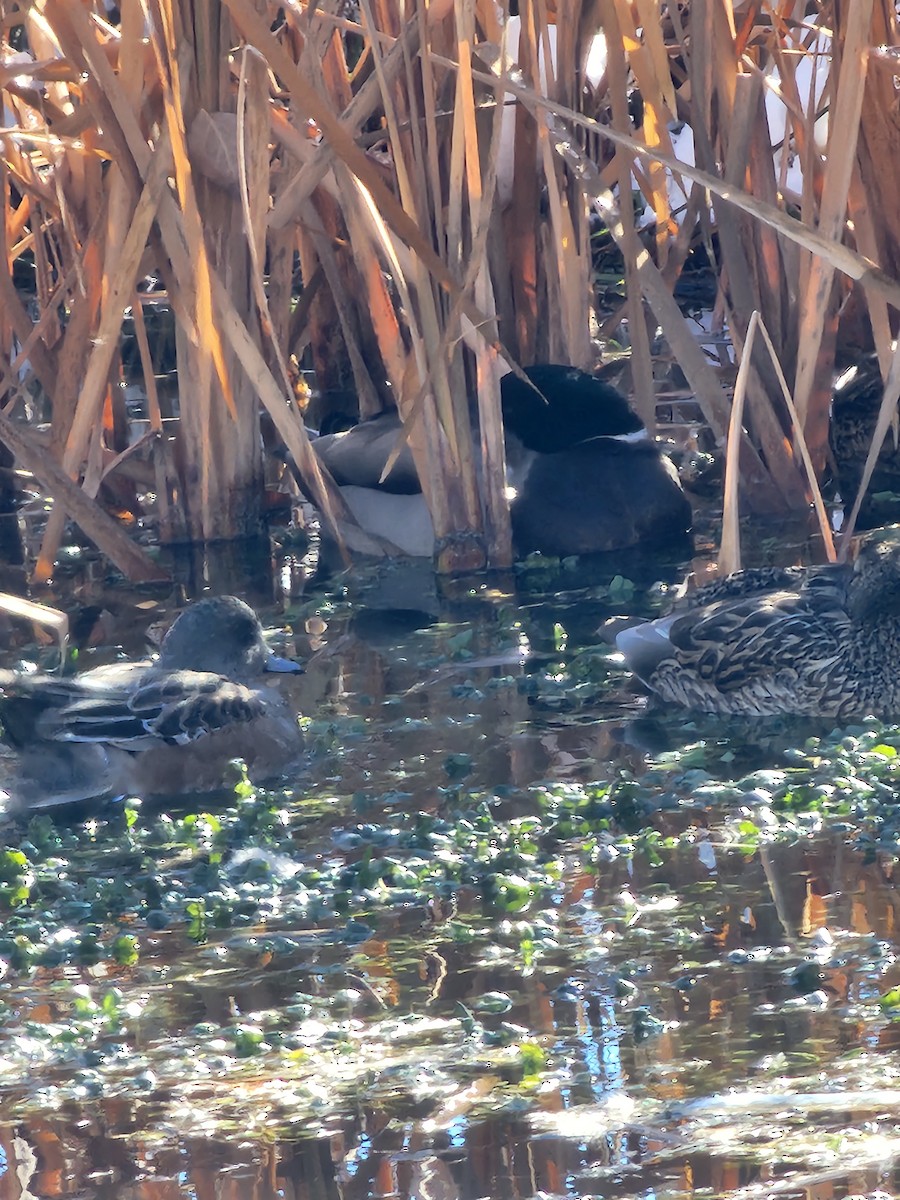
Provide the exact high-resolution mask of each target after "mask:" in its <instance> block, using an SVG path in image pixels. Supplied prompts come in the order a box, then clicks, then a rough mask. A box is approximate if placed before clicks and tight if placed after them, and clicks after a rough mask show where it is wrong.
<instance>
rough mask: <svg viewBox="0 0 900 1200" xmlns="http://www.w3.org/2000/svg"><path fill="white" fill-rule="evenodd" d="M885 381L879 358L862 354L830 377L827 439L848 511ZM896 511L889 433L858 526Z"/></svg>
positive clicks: (896, 458) (898, 471) (899, 476)
mask: <svg viewBox="0 0 900 1200" xmlns="http://www.w3.org/2000/svg"><path fill="white" fill-rule="evenodd" d="M883 396H884V380H883V379H882V376H881V369H880V367H879V364H878V358H877V356H876V355H874V354H867V355H866V354H864V355H861V356H858V357H856V358H855V360H854V362H853V363H852V364H851V365H850V366H848V367H847V369H846V370H844V371H842V372H841V374H840V375H839V376H838V378H837V379H836V381H835V384H834V389H833V396H832V402H831V423H830V426H829V442H830V447H831V454H832V458H833V459H834V466H835V475H836V483H837V486H838V489H839V491H840V495H841V499H842V500H843V503H844V506H845V508H846V509H847V511H849V510H850V507H851V505H852V504H853V503H854V501H855V500H856V493H857V492H858V491H859V485H860V483H861V482H862V476H863V468H864V467H865V463H866V458H867V457H868V454H869V447H870V446H871V444H872V438H873V436H874V434H875V426H876V424H877V423H878V413H879V410H880V408H881V401H882V398H883ZM898 516H900V448H898V446H897V445H896V444H895V439H894V437H893V435H892V433H890V432H889V433H888V435H887V437H886V438H885V439H884V441H883V442H882V444H881V448H880V450H879V452H878V457H877V458H876V460H875V467H874V470H873V472H872V478H871V479H870V480H869V486H868V488H867V490H866V494H865V496H864V497H863V501H862V505H861V507H860V510H859V515H858V516H857V520H856V526H857V528H858V529H871V528H872V527H873V526H877V525H885V524H888V523H889V522H892V521H896V520H897V519H898Z"/></svg>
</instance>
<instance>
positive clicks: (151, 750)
mask: <svg viewBox="0 0 900 1200" xmlns="http://www.w3.org/2000/svg"><path fill="white" fill-rule="evenodd" d="M267 670H268V671H272V670H274V671H299V670H301V668H300V666H299V665H298V664H296V663H291V662H288V661H287V660H286V659H280V658H278V657H277V656H275V655H273V654H272V653H271V651H270V650H269V647H268V646H267V645H266V642H265V639H264V637H263V633H262V628H261V626H260V623H259V619H258V618H257V616H256V613H255V612H254V611H253V609H252V608H250V607H249V606H248V605H247V604H245V603H244V602H243V601H242V600H239V599H237V597H235V596H216V597H209V598H205V599H203V600H198V601H197V602H196V603H194V604H192V605H190V606H189V607H188V608H186V609H185V610H184V612H182V613H181V614H180V615H179V617H178V618H177V620H176V621H175V622H174V624H173V625H172V627H171V628H170V629H169V631H168V632H167V634H166V636H165V638H164V639H163V642H162V645H161V647H160V652H159V656H158V658H157V659H156V660H155V661H154V662H139V663H120V664H115V665H112V666H105V667H98V668H96V669H94V670H91V671H86V672H84V673H83V674H82V675H76V676H73V677H71V678H58V677H56V676H52V675H25V674H21V673H19V672H15V671H0V725H2V733H3V740H4V741H6V742H7V743H8V744H9V745H10V746H11V747H13V748H14V749H15V750H16V751H17V752H18V754H19V756H20V769H19V777H18V779H17V780H16V781H15V783H14V784H13V787H12V788H11V790H10V793H11V800H12V806H13V807H15V805H16V803H17V802H18V803H20V804H22V805H24V806H26V807H35V806H39V805H42V804H54V803H61V802H65V801H72V800H79V799H88V798H95V797H100V796H105V795H118V794H131V795H137V796H175V795H184V794H189V793H192V792H209V791H212V790H215V789H217V788H220V787H222V786H223V784H224V782H225V778H226V764H227V763H228V762H229V761H230V760H231V759H234V758H241V759H243V760H244V761H245V762H246V764H247V768H248V771H249V774H250V777H251V778H252V779H253V780H254V781H257V782H259V781H262V780H264V779H274V778H275V777H277V776H279V775H281V774H282V773H283V772H284V771H285V769H286V768H287V767H288V766H289V765H290V764H291V763H292V762H294V761H295V760H297V759H298V757H299V755H300V753H301V751H302V749H303V737H302V734H301V731H300V728H299V725H298V723H297V717H296V715H294V714H292V713H291V712H290V710H289V709H288V707H287V705H286V704H285V703H284V701H283V700H282V698H281V697H280V696H279V695H278V693H277V692H275V691H273V690H272V689H269V688H264V687H260V686H259V684H258V676H259V675H260V674H261V673H262V672H263V671H267Z"/></svg>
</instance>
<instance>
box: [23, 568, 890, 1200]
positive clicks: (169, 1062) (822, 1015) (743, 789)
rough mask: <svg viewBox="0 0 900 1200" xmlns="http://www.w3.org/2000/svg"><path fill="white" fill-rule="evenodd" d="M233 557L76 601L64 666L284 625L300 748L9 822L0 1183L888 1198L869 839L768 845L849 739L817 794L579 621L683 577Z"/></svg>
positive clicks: (824, 826)
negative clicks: (292, 769) (289, 567)
mask: <svg viewBox="0 0 900 1200" xmlns="http://www.w3.org/2000/svg"><path fill="white" fill-rule="evenodd" d="M234 569H235V564H234V562H229V560H228V557H227V555H226V554H224V553H220V552H219V551H218V550H215V551H214V552H209V551H207V552H205V553H202V554H198V553H196V552H194V553H191V554H186V555H184V556H182V557H181V558H180V560H179V564H178V578H179V585H178V587H177V588H176V590H175V593H174V594H173V595H171V596H166V597H165V599H164V600H163V599H162V598H161V597H160V593H159V592H158V591H157V592H156V593H153V592H148V593H146V594H141V595H138V596H136V595H134V594H133V593H129V592H127V591H125V590H124V589H122V588H121V587H119V586H118V585H114V584H112V583H110V582H109V581H107V580H106V579H102V580H97V581H95V582H94V585H93V586H92V587H89V588H79V598H80V602H81V603H82V605H84V607H85V608H86V609H87V608H94V609H96V610H97V612H98V613H100V614H106V615H105V616H102V615H101V616H100V617H97V619H96V621H95V622H94V626H93V632H92V633H91V632H89V633H87V634H86V635H85V639H84V649H83V651H82V661H83V665H93V663H94V662H97V661H104V660H108V659H109V658H110V657H114V656H115V655H116V654H117V653H119V650H118V647H124V649H125V651H126V652H127V653H128V654H130V655H133V654H138V653H141V652H142V643H143V629H144V627H145V626H146V624H147V623H148V621H150V620H154V619H156V618H157V617H158V616H159V615H161V614H162V613H164V612H166V611H168V608H169V607H170V606H171V605H175V604H176V603H178V602H180V600H181V599H182V598H183V597H184V596H189V595H196V594H197V592H198V591H200V590H202V588H203V587H211V588H212V589H213V590H216V591H237V592H238V593H239V594H241V595H243V596H245V597H246V598H248V599H249V600H250V601H251V602H253V603H254V604H255V605H256V606H257V607H258V608H260V609H261V611H262V613H263V617H264V619H265V620H266V621H268V622H269V623H270V624H272V625H277V624H281V623H283V622H284V620H285V618H286V619H287V621H288V622H289V624H290V627H291V629H292V631H293V637H294V640H295V642H296V647H295V648H296V650H297V652H298V653H299V654H300V655H301V657H303V658H304V659H305V660H306V661H307V670H306V673H305V674H304V675H303V676H300V677H290V676H287V677H284V678H283V679H280V680H279V681H278V682H279V686H281V687H282V688H283V689H284V693H285V695H286V696H287V697H288V698H289V699H290V701H291V702H292V703H293V704H294V705H295V707H296V708H297V710H298V711H299V712H301V713H302V714H304V716H305V717H307V718H308V719H309V720H308V731H307V733H308V741H309V745H310V758H309V763H308V767H307V769H306V771H305V773H304V775H303V777H302V778H297V779H294V780H288V781H286V786H285V787H284V788H282V789H279V790H278V791H276V792H273V793H270V794H267V795H262V796H254V795H253V794H252V793H247V792H243V793H242V792H241V791H240V789H239V790H238V793H237V794H236V795H234V794H232V795H229V796H228V797H227V798H225V799H223V800H215V801H214V800H211V799H210V798H209V797H204V798H203V799H202V800H201V801H200V802H197V801H196V799H195V801H194V803H193V804H192V803H191V802H190V801H183V802H181V803H180V804H179V805H173V806H168V807H167V808H165V809H159V808H157V809H151V808H150V807H148V806H140V805H137V806H132V805H129V806H125V807H123V806H121V805H119V806H114V807H112V808H110V809H108V810H105V811H103V812H100V813H97V814H92V817H93V819H89V820H86V819H85V816H86V814H84V813H80V814H76V813H68V814H66V813H62V814H59V815H57V816H56V817H55V818H51V817H50V816H47V815H46V814H45V815H42V816H41V818H40V819H39V820H38V821H35V822H32V823H31V824H30V825H27V826H26V825H25V823H23V822H19V823H18V824H16V825H12V826H8V827H7V828H6V829H5V830H4V831H3V832H4V845H5V847H6V849H5V850H4V852H3V855H2V856H0V917H2V923H3V926H2V929H0V959H2V960H3V963H4V964H5V967H6V978H5V981H4V986H3V989H2V993H0V1004H2V1007H0V1023H2V1024H0V1027H2V1031H3V1039H4V1054H3V1055H2V1056H0V1095H2V1096H3V1105H2V1109H0V1200H6V1198H7V1197H9V1198H10V1200H12V1198H14V1197H15V1198H16V1200H19V1198H24V1197H26V1196H34V1197H44V1196H59V1195H78V1196H85V1197H87V1196H92V1197H103V1198H104V1200H105V1198H107V1197H108V1198H110V1200H111V1198H113V1197H115V1198H117V1200H118V1198H120V1197H135V1198H137V1197H151V1196H152V1197H154V1198H156V1197H165V1198H168V1197H173V1198H175V1197H178V1198H179V1200H181V1198H182V1197H184V1198H187V1197H197V1198H202V1197H207V1196H209V1197H211V1196H213V1195H215V1196H216V1197H217V1198H219V1200H232V1198H233V1200H239V1198H240V1200H243V1198H245V1197H254V1198H255V1200H268V1198H270V1197H271V1198H272V1200H274V1198H275V1197H285V1198H287V1200H295V1198H298V1197H301V1196H305V1197H323V1198H324V1197H336V1196H342V1197H344V1198H345V1200H347V1198H348V1197H359V1198H360V1200H362V1198H364V1197H387V1196H398V1197H419V1196H424V1195H428V1196H442V1197H454V1198H459V1200H470V1198H471V1200H476V1198H477V1197H482V1196H486V1195H491V1196H496V1197H506V1196H509V1197H519V1196H536V1195H538V1194H545V1195H558V1196H571V1197H576V1196H585V1195H597V1196H606V1197H622V1198H625V1197H632V1196H635V1197H636V1196H648V1195H651V1194H654V1193H665V1194H666V1195H669V1196H672V1195H685V1196H687V1195H696V1194H698V1193H700V1194H707V1195H710V1196H720V1195H738V1194H741V1193H744V1192H746V1194H748V1195H750V1194H752V1195H756V1194H759V1193H760V1191H761V1190H763V1189H764V1190H765V1191H766V1193H767V1194H770V1193H774V1192H777V1193H778V1194H790V1195H794V1194H797V1195H799V1194H808V1191H809V1189H812V1188H817V1187H822V1186H825V1183H824V1182H823V1181H827V1187H828V1189H829V1192H830V1193H831V1195H833V1196H835V1197H840V1196H843V1195H849V1194H851V1193H856V1194H858V1193H865V1192H868V1193H874V1192H875V1191H882V1192H887V1193H890V1192H894V1191H897V1190H898V1188H900V1177H898V1175H900V1173H898V1169H897V1166H896V1156H897V1146H898V1142H897V1131H896V1118H895V1116H894V1114H895V1111H896V1102H895V1101H894V1102H892V1101H891V1095H892V1090H891V1089H892V1088H893V1087H894V1080H895V1079H896V1075H897V1071H898V1069H900V1057H898V1049H900V1047H898V1034H897V1032H896V1030H897V1026H896V1025H895V1024H894V1022H893V1020H892V1011H891V1010H890V1008H889V1007H885V1006H884V1005H882V1004H880V1003H879V998H880V997H881V996H883V995H885V994H886V993H888V994H889V993H890V990H891V989H892V988H896V987H897V986H898V985H900V968H898V966H897V964H896V963H895V954H894V946H895V937H896V935H895V930H896V925H897V917H898V911H900V910H898V902H897V898H896V889H895V886H894V867H893V864H894V858H893V856H892V854H891V853H890V851H889V850H888V849H884V848H882V847H880V846H879V845H877V844H876V843H874V842H871V841H870V842H869V843H866V842H865V841H864V840H863V841H862V842H861V841H860V840H859V838H858V836H857V832H858V831H853V832H851V831H849V827H848V826H847V825H846V824H843V825H842V824H838V823H836V822H835V821H833V820H831V821H829V820H827V819H815V818H812V817H811V818H809V819H808V820H807V819H805V818H804V821H805V823H804V821H800V822H799V823H798V824H796V826H791V828H790V829H789V830H788V831H787V833H786V835H785V836H780V837H774V836H773V837H772V838H771V839H769V838H767V837H766V836H764V834H765V833H766V830H767V829H769V828H770V826H771V827H772V828H774V825H775V818H774V816H771V814H770V807H771V805H772V804H774V803H775V799H774V797H776V796H777V795H780V794H781V793H782V792H783V791H784V779H785V778H786V777H788V778H790V773H791V772H792V771H799V769H800V768H799V767H798V763H799V762H800V761H801V760H802V762H803V763H804V764H806V765H805V766H804V768H803V769H804V770H807V775H808V776H809V778H808V777H807V775H804V776H803V782H802V788H805V789H806V792H804V795H806V794H807V792H809V793H810V794H812V793H813V792H815V791H816V789H817V788H820V789H822V790H825V791H828V789H831V793H833V792H835V791H836V790H839V788H840V787H842V786H847V787H849V786H850V785H851V784H852V785H853V786H856V783H857V780H856V776H855V775H854V774H853V771H854V770H855V769H856V765H857V760H856V758H854V755H856V756H857V758H858V757H859V755H858V752H857V745H858V744H860V745H861V744H862V737H863V735H862V734H857V735H853V736H848V737H847V738H846V739H845V741H846V742H847V748H842V747H841V745H840V743H837V744H838V750H836V751H835V753H837V754H843V755H844V758H842V759H840V764H841V771H842V772H843V776H842V777H841V778H844V779H845V782H844V783H840V781H839V782H838V783H837V784H835V783H834V781H833V780H832V781H827V782H824V783H823V782H821V780H820V778H819V776H817V775H816V774H815V771H816V770H818V769H819V768H818V767H816V766H815V764H813V766H812V767H809V765H808V764H809V761H811V760H809V759H808V757H804V755H803V747H804V746H805V745H807V743H808V739H809V738H810V737H813V738H818V739H825V738H827V736H828V735H829V734H830V730H828V729H825V728H816V727H815V725H814V724H812V725H811V724H809V723H804V724H802V725H800V724H793V723H788V722H779V721H773V722H770V723H766V724H763V723H760V722H752V723H749V724H748V723H743V724H740V723H734V724H726V723H724V722H722V721H715V720H712V719H698V718H694V717H691V716H690V715H688V714H677V713H671V712H665V711H662V712H655V713H654V712H650V711H647V710H646V709H645V702H644V699H643V698H642V697H641V696H640V694H639V693H638V692H636V691H635V689H634V686H633V684H632V683H631V681H630V680H629V679H628V677H627V675H626V674H625V672H624V671H623V669H622V666H621V663H620V661H619V660H618V659H617V657H616V656H615V655H614V653H613V652H612V649H611V647H610V646H609V645H608V644H607V643H605V642H604V641H603V640H602V638H601V637H600V635H599V634H598V629H599V628H600V627H601V626H602V625H603V623H604V621H606V620H607V619H608V618H609V617H610V616H616V615H621V614H629V613H638V614H641V615H649V614H650V613H652V612H653V611H654V610H655V608H656V607H657V606H658V604H659V603H660V600H661V597H662V595H663V594H664V591H665V587H666V586H668V585H670V584H672V583H674V582H676V581H677V580H678V578H679V575H680V572H681V571H682V569H683V568H682V567H681V565H680V564H678V563H672V564H671V565H670V566H660V564H659V563H657V564H656V565H655V566H653V565H651V566H649V567H648V568H647V569H646V571H645V572H643V573H642V568H641V565H640V564H636V563H635V562H634V561H629V562H625V563H623V562H621V561H619V562H613V563H610V562H606V563H590V564H584V563H582V564H579V565H578V567H577V568H576V567H574V566H572V567H568V568H567V567H562V568H560V569H559V570H557V571H553V572H551V571H549V570H546V569H540V570H539V569H537V568H532V569H526V570H525V571H520V572H517V573H516V574H514V575H510V576H509V577H496V578H479V579H475V580H467V581H464V582H463V583H457V584H455V585H454V586H452V587H449V588H440V589H439V588H438V586H437V584H436V582H435V580H434V576H433V575H432V573H431V571H430V570H427V569H424V568H419V567H417V566H410V565H409V564H406V565H402V566H398V565H382V566H380V567H373V568H371V569H366V570H362V569H360V568H355V569H354V570H353V571H349V572H342V571H338V572H333V573H332V574H331V576H330V577H329V578H328V580H327V584H322V583H319V582H317V581H312V582H310V583H309V584H307V586H306V588H305V591H304V592H303V594H302V595H300V596H298V597H296V598H295V599H294V600H292V601H290V602H284V601H282V602H281V603H280V604H276V603H275V602H274V601H273V599H272V598H273V595H274V594H275V593H274V589H273V585H272V574H271V570H270V564H269V561H268V557H267V553H263V554H262V556H257V557H256V558H254V559H252V560H251V562H250V563H249V564H248V563H247V562H246V561H245V562H243V563H241V564H240V573H239V574H234V573H233V571H234ZM282 576H283V572H282ZM154 600H158V603H153V601H154ZM141 605H144V606H145V607H140V606H141ZM147 605H149V607H146V606H147ZM98 631H99V632H98ZM289 648H290V647H289ZM28 653H29V646H28V645H27V644H25V643H23V642H22V641H21V638H20V639H19V640H18V641H17V640H16V637H15V636H13V637H12V641H11V643H10V645H9V646H8V647H7V649H6V650H5V651H4V661H3V665H12V663H14V662H15V661H18V660H20V659H22V658H27V657H28ZM810 744H812V743H810ZM815 744H816V745H818V743H815ZM889 750H890V747H887V748H884V747H882V748H879V749H878V754H879V755H882V757H885V759H886V756H887V755H888V752H889ZM876 757H877V755H876ZM810 772H811V773H812V774H810ZM742 776H746V777H747V778H746V779H744V781H743V782H742V784H741V786H740V788H738V787H737V786H736V785H735V783H734V781H736V780H739V779H741V777H742ZM798 779H799V775H798ZM875 786H876V785H875V784H873V785H871V787H873V788H874V787H875ZM779 789H781V791H780V792H779ZM800 790H801V785H800V784H798V785H797V791H798V793H799V791H800ZM870 790H871V788H870ZM831 793H829V794H831ZM767 814H769V815H767ZM20 852H21V854H22V855H24V858H25V864H26V865H25V866H23V864H22V861H20V859H18V858H16V855H17V854H18V853H20ZM10 856H11V857H10Z"/></svg>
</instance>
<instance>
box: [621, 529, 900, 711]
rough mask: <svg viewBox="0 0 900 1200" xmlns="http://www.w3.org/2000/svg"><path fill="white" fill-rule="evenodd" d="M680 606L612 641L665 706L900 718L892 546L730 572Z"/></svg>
mask: <svg viewBox="0 0 900 1200" xmlns="http://www.w3.org/2000/svg"><path fill="white" fill-rule="evenodd" d="M685 610H686V611H684V612H682V613H680V614H673V616H672V617H669V618H664V619H663V620H662V621H659V622H650V623H649V625H648V626H643V627H638V628H637V629H635V630H629V631H626V634H625V635H622V637H621V638H620V648H621V649H622V650H623V652H624V654H625V657H626V659H627V660H628V661H629V665H631V666H632V668H633V669H634V670H635V671H636V673H637V674H639V675H640V677H641V678H642V679H643V680H644V682H645V683H646V684H647V685H648V686H649V687H650V689H651V690H652V691H653V692H655V693H657V694H658V695H659V696H660V697H662V698H663V699H664V700H668V701H672V702H674V703H676V704H680V705H683V706H684V707H686V708H691V709H696V710H699V711H704V712H713V713H736V714H744V715H759V716H764V715H773V714H778V713H798V714H806V715H821V716H827V717H830V718H835V719H847V718H849V717H852V716H861V715H863V714H865V713H874V714H876V715H879V716H892V715H893V716H896V715H898V714H900V542H898V541H897V540H896V538H884V537H881V538H875V539H872V540H870V541H869V542H867V543H866V544H865V545H864V546H863V547H862V549H861V551H860V556H859V558H858V560H857V563H856V566H855V567H850V566H844V565H841V566H828V567H818V568H812V569H809V570H804V569H802V568H785V569H780V568H779V569H774V570H771V571H770V570H768V569H763V570H759V571H744V572H738V573H736V574H735V575H733V576H729V577H727V578H725V579H723V580H717V581H716V582H714V583H712V584H710V585H708V587H706V588H701V589H698V591H697V592H695V593H694V594H693V595H692V596H691V597H690V598H689V599H688V600H687V601H686V603H685ZM642 631H646V636H645V633H644V632H642Z"/></svg>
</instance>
